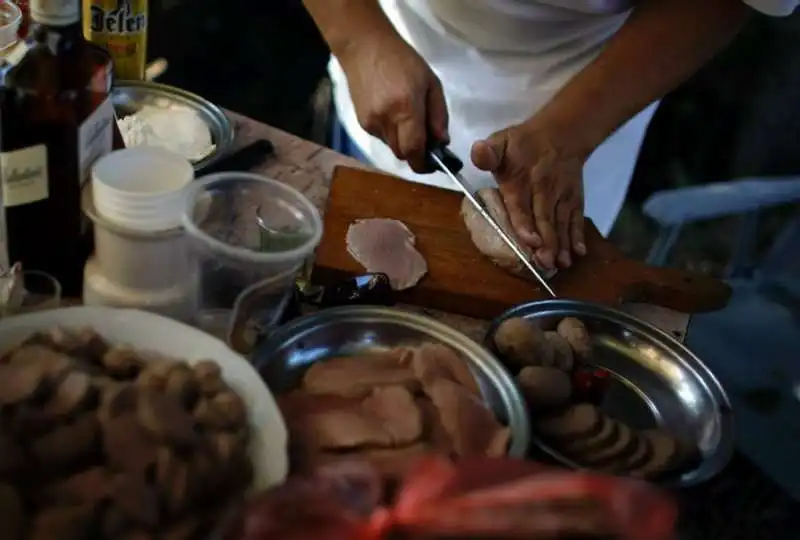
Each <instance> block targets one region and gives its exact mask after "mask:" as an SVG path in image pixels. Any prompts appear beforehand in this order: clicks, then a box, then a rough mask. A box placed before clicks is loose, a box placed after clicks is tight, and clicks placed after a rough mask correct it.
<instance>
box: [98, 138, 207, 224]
mask: <svg viewBox="0 0 800 540" xmlns="http://www.w3.org/2000/svg"><path fill="white" fill-rule="evenodd" d="M193 179H194V169H193V168H192V164H191V163H189V161H187V160H186V159H185V158H183V157H182V156H180V155H178V154H174V153H172V152H169V151H167V150H164V149H162V148H155V147H147V146H140V147H136V148H127V149H125V150H117V151H116V152H112V153H110V154H108V155H107V156H104V157H102V158H101V159H99V160H98V161H97V163H96V164H95V165H94V167H93V168H92V177H91V181H92V196H93V200H94V206H95V208H96V210H97V213H98V215H100V216H102V217H103V218H105V219H107V220H109V221H111V222H113V223H116V224H117V225H120V226H123V227H126V228H129V229H131V230H137V231H163V230H167V229H172V228H176V227H179V226H180V224H181V213H182V210H183V205H184V193H183V188H184V187H185V186H186V185H187V184H189V183H190V182H191V181H192V180H193Z"/></svg>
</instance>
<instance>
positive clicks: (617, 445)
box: [583, 420, 637, 466]
mask: <svg viewBox="0 0 800 540" xmlns="http://www.w3.org/2000/svg"><path fill="white" fill-rule="evenodd" d="M611 421H612V422H613V423H615V424H617V429H616V434H617V436H616V438H615V439H612V440H611V441H609V443H608V444H607V445H606V446H604V447H602V448H598V449H597V450H594V451H592V452H586V453H585V454H584V456H585V458H584V460H583V461H584V463H585V464H586V465H593V466H606V465H608V464H609V463H611V462H613V461H616V460H621V459H625V458H627V457H628V456H630V455H631V454H633V452H635V451H636V443H637V436H636V433H635V432H634V431H633V430H632V429H631V428H629V427H628V426H626V425H625V424H623V423H621V422H618V421H616V420H611Z"/></svg>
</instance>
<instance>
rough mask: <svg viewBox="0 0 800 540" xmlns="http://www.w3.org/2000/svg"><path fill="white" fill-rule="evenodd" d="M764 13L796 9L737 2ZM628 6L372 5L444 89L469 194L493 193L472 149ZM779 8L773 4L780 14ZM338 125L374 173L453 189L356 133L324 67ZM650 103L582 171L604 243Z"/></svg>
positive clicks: (530, 102)
mask: <svg viewBox="0 0 800 540" xmlns="http://www.w3.org/2000/svg"><path fill="white" fill-rule="evenodd" d="M745 1H746V2H748V4H751V5H753V6H754V7H756V8H759V7H760V8H761V9H763V10H764V11H765V12H767V13H775V14H778V13H781V14H782V13H785V12H787V10H788V11H791V9H792V6H791V5H792V4H793V5H794V7H796V5H797V4H798V3H800V0H745ZM634 3H635V2H633V1H631V0H491V1H485V0H380V4H381V7H382V8H383V10H384V12H385V13H386V15H387V16H388V18H389V19H390V20H391V22H392V24H393V25H394V26H395V28H396V29H397V31H398V32H399V33H400V35H401V36H402V37H403V38H404V39H405V40H406V41H408V42H409V43H410V44H411V45H412V46H413V47H414V48H415V49H416V50H417V51H418V52H419V53H420V55H421V56H422V57H423V58H424V59H425V60H426V61H427V62H428V63H429V64H430V66H431V67H432V69H433V70H434V71H435V72H436V74H437V75H438V76H439V78H440V79H441V81H442V85H443V87H444V92H445V96H446V99H447V105H448V109H449V112H450V126H449V131H450V138H451V144H450V148H451V149H452V150H453V151H454V152H455V153H456V154H457V155H459V156H460V157H461V158H462V159H463V161H464V163H465V167H464V170H463V174H464V176H465V178H466V179H467V180H468V181H470V182H471V183H472V184H473V185H474V186H475V187H485V186H491V185H494V184H495V183H494V180H493V178H492V176H491V174H488V173H485V172H483V171H480V170H478V169H477V168H476V167H475V166H474V165H472V163H471V162H470V160H469V153H470V147H471V146H472V143H473V142H475V141H476V140H480V139H483V138H485V137H487V136H488V135H490V134H491V133H493V132H495V131H497V130H500V129H502V128H504V127H507V126H509V125H512V124H516V123H519V122H521V121H523V120H524V119H526V118H528V117H529V116H531V115H532V114H533V113H535V112H536V111H537V110H538V109H539V108H540V107H541V106H542V105H544V104H545V103H547V102H548V101H549V100H550V99H551V98H552V97H553V95H554V94H555V93H556V92H557V91H558V90H559V89H560V88H561V87H563V86H564V85H565V84H566V83H567V82H568V81H569V80H570V79H571V78H572V77H573V76H574V75H575V74H576V73H578V72H579V71H580V70H581V69H583V67H584V66H586V65H587V64H588V63H589V62H591V61H592V60H593V59H594V58H595V57H596V56H597V54H599V52H600V50H601V49H602V47H603V45H604V44H605V43H606V41H607V40H608V39H609V38H610V37H611V36H613V35H614V33H615V32H616V31H617V30H618V29H619V28H620V27H621V26H622V24H623V23H624V22H625V20H626V19H627V17H628V15H629V13H630V10H631V8H632V6H633V4H634ZM779 4H780V5H779ZM329 73H330V75H331V79H332V82H333V87H334V104H335V107H336V111H337V115H338V117H339V120H340V121H341V122H342V124H343V125H344V128H345V130H346V131H347V133H348V135H349V136H350V138H351V139H353V141H354V143H355V144H356V145H357V146H358V148H359V149H360V150H361V152H362V153H363V154H364V155H365V156H367V157H368V158H369V159H370V160H371V161H372V164H373V165H375V166H376V167H378V168H381V169H383V170H385V171H387V172H390V173H392V174H395V175H397V176H400V177H403V178H406V179H408V180H411V181H414V182H420V183H424V184H429V185H435V186H439V187H443V188H447V189H455V188H454V186H453V185H452V184H451V182H450V181H449V180H448V179H447V177H446V176H444V175H443V174H441V173H435V174H430V175H418V174H415V173H414V172H412V171H411V169H410V168H409V167H408V165H406V164H405V163H403V162H401V161H399V160H397V159H396V158H395V157H394V155H393V154H392V152H391V150H390V149H389V148H388V147H386V146H385V145H384V144H383V143H382V142H381V141H380V140H378V139H376V138H374V137H372V136H370V135H369V134H368V133H366V132H365V131H364V130H363V129H362V128H361V126H359V124H358V120H357V117H356V113H355V109H354V108H353V104H352V101H351V98H350V95H349V92H348V88H347V80H346V78H345V75H344V73H343V71H342V69H341V67H340V66H339V64H338V62H337V61H336V59H335V58H333V59H331V62H330V64H329ZM655 108H656V104H652V105H651V106H649V107H648V108H646V109H645V110H644V111H642V112H641V113H640V114H639V115H637V116H636V117H634V118H633V119H631V120H630V121H629V122H628V123H626V124H625V125H624V126H622V127H621V128H620V129H618V130H617V131H616V132H615V133H614V134H612V135H611V136H610V137H609V138H608V139H607V140H606V141H605V142H604V143H603V144H601V145H600V146H599V147H598V148H597V149H596V150H595V151H594V153H593V154H592V155H591V156H590V158H589V160H588V161H587V163H586V166H585V168H584V188H585V200H586V205H585V212H586V215H587V216H589V217H591V218H592V220H593V221H594V223H595V225H596V226H597V228H598V229H599V230H600V232H601V233H602V234H608V232H609V231H610V230H611V227H612V225H613V224H614V220H615V219H616V216H617V214H618V213H619V210H620V208H621V207H622V203H623V202H624V199H625V194H626V192H627V189H628V184H629V183H630V179H631V175H632V173H633V168H634V166H635V164H636V158H637V155H638V152H639V147H640V146H641V143H642V139H643V137H644V133H645V130H646V129H647V125H648V123H649V122H650V119H651V118H652V115H653V113H654V111H655Z"/></svg>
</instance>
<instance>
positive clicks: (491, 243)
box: [461, 188, 551, 280]
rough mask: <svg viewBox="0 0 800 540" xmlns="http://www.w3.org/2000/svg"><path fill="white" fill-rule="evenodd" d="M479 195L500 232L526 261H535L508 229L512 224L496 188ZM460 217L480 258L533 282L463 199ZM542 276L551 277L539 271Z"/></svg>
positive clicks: (529, 251) (517, 260)
mask: <svg viewBox="0 0 800 540" xmlns="http://www.w3.org/2000/svg"><path fill="white" fill-rule="evenodd" d="M478 195H479V196H480V197H481V199H483V202H484V204H485V205H486V209H487V210H488V211H489V214H491V215H492V217H494V219H495V220H496V221H497V224H498V225H500V228H501V229H503V230H504V231H505V232H506V233H507V234H508V235H509V236H510V237H511V238H512V239H513V240H514V241H515V242H516V244H517V246H518V247H519V248H520V249H521V250H522V252H523V253H525V254H526V255H527V256H528V260H530V261H531V262H533V263H534V264H538V263H536V261H535V260H534V257H533V252H532V251H531V249H530V247H528V246H527V245H525V244H523V243H522V242H521V241H520V240H519V238H518V237H517V234H516V233H515V232H514V229H513V227H512V226H511V221H509V219H508V212H506V205H505V203H503V197H502V196H501V195H500V191H499V190H498V189H497V188H484V189H481V190H479V191H478ZM461 217H462V218H464V225H466V227H467V230H468V231H469V234H470V237H471V238H472V243H473V244H475V247H476V248H478V251H480V252H481V253H482V254H483V255H485V256H486V257H489V258H490V259H491V260H492V262H493V263H495V264H496V265H497V266H499V267H501V268H504V269H506V270H508V271H509V272H511V273H513V274H516V275H518V276H520V277H524V278H527V279H531V280H534V279H536V278H535V277H533V276H532V275H531V273H530V271H529V270H528V269H527V268H525V266H523V264H522V263H521V262H519V259H518V258H517V256H516V255H514V252H513V251H511V249H510V248H509V247H508V246H506V244H505V242H503V239H502V238H500V237H499V236H498V235H497V233H495V232H494V230H493V229H492V227H491V226H490V225H489V224H488V223H486V220H485V219H483V217H482V216H481V215H480V214H479V213H478V211H477V210H476V209H475V207H474V206H472V203H470V202H469V200H468V199H467V198H466V197H465V198H464V199H463V200H462V201H461ZM542 274H543V275H544V276H548V275H551V273H549V272H548V271H546V270H543V271H542Z"/></svg>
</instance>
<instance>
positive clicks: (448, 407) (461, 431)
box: [423, 379, 510, 457]
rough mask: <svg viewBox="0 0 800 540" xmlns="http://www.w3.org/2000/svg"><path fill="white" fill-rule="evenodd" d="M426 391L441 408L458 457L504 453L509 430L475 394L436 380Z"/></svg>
mask: <svg viewBox="0 0 800 540" xmlns="http://www.w3.org/2000/svg"><path fill="white" fill-rule="evenodd" d="M423 389H424V391H425V393H426V394H427V395H428V397H429V398H430V399H431V401H432V402H433V404H434V405H436V408H437V409H439V413H440V415H441V419H442V425H443V426H444V428H445V430H446V431H447V433H448V434H449V435H450V438H451V439H452V440H453V448H454V450H455V453H456V454H457V455H458V456H460V457H470V456H489V457H497V456H501V455H503V454H505V452H506V450H507V447H508V441H509V439H510V430H509V429H508V428H507V427H504V426H502V425H501V424H500V423H499V422H498V421H497V419H496V418H495V416H494V413H493V412H492V411H490V410H489V408H488V407H487V406H486V405H485V404H484V403H483V401H481V400H480V399H479V398H478V397H477V396H475V395H474V394H473V393H472V392H470V391H469V390H467V389H466V388H464V387H463V386H461V385H460V384H457V383H454V382H453V381H450V380H448V379H433V380H432V381H430V382H429V383H428V384H426V385H425V386H424V388H423Z"/></svg>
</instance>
